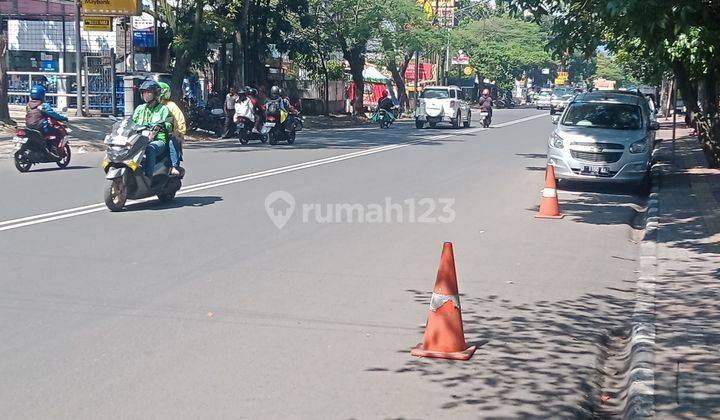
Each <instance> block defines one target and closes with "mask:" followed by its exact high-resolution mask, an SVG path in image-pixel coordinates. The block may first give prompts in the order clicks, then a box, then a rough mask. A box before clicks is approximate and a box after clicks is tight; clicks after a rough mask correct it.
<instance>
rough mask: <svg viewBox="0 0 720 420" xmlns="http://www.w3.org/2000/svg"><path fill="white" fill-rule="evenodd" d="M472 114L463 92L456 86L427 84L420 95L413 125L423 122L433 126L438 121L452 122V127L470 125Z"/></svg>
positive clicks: (422, 123)
mask: <svg viewBox="0 0 720 420" xmlns="http://www.w3.org/2000/svg"><path fill="white" fill-rule="evenodd" d="M471 119H472V114H471V112H470V104H469V103H468V102H467V101H466V100H465V93H464V92H463V91H462V89H460V88H459V87H457V86H428V87H426V88H425V90H424V91H423V93H422V95H421V96H420V101H419V103H418V107H417V109H416V110H415V127H417V128H423V127H425V124H429V125H430V127H433V128H434V127H435V126H436V125H437V124H438V123H440V122H446V123H450V124H452V126H453V127H454V128H458V127H460V124H461V123H462V125H463V127H466V128H467V127H470V121H471Z"/></svg>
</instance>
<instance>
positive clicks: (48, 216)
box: [0, 114, 545, 232]
mask: <svg viewBox="0 0 720 420" xmlns="http://www.w3.org/2000/svg"><path fill="white" fill-rule="evenodd" d="M544 116H545V114H539V115H533V116H531V117H526V118H520V119H517V120H512V121H508V122H506V123H502V124H498V125H496V126H495V127H497V128H502V127H508V126H511V125H515V124H520V123H523V122H526V121H530V120H534V119H537V118H541V117H544ZM485 130H487V129H486V128H476V129H471V130H463V131H462V132H454V133H453V134H443V135H435V136H431V137H425V138H422V139H418V140H412V141H407V142H404V143H397V144H390V145H386V146H379V147H374V148H372V149H367V150H359V151H357V152H352V153H346V154H342V155H339V156H331V157H327V158H323V159H317V160H312V161H309V162H303V163H297V164H293V165H288V166H282V167H279V168H273V169H267V170H264V171H259V172H253V173H250V174H245V175H238V176H233V177H229V178H223V179H217V180H214V181H208V182H201V183H199V184H193V185H188V186H187V187H184V188H182V189H180V191H178V192H177V195H184V194H188V193H191V192H196V191H202V190H207V189H210V188H217V187H222V186H225V185H231V184H237V183H240V182H247V181H252V180H255V179H260V178H265V177H269V176H274V175H280V174H284V173H287V172H294V171H299V170H303V169H309V168H313V167H316V166H322V165H328V164H331V163H336V162H342V161H344V160H348V159H355V158H358V157H363V156H369V155H374V154H377V153H383V152H387V151H390V150H396V149H401V148H404V147H408V146H413V145H417V144H422V143H426V142H428V141H436V140H443V139H447V138H450V137H454V136H456V135H458V134H472V133H476V132H480V131H485ZM155 199H156V198H155V197H154V196H153V197H147V198H143V199H139V200H128V202H127V204H128V205H132V204H139V203H144V202H147V201H152V200H155ZM104 209H105V203H96V204H89V205H86V206H80V207H74V208H69V209H65V210H58V211H54V212H50V213H43V214H37V215H34V216H27V217H21V218H18V219H11V220H5V221H0V232H3V231H6V230H12V229H18V228H21V227H26V226H32V225H36V224H40V223H47V222H52V221H56V220H62V219H66V218H69V217H75V216H82V215H85V214H91V213H97V212H99V211H103V210H104Z"/></svg>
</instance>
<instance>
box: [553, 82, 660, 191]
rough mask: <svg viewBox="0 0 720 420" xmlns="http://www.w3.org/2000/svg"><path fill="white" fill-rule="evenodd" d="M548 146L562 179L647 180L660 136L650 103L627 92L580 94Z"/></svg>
mask: <svg viewBox="0 0 720 420" xmlns="http://www.w3.org/2000/svg"><path fill="white" fill-rule="evenodd" d="M553 123H554V124H557V127H556V128H555V130H553V132H552V135H551V136H550V142H549V144H548V153H547V156H548V164H550V165H553V166H554V167H555V176H556V177H557V178H558V179H573V180H591V181H606V182H623V183H635V184H640V185H644V183H645V181H647V179H648V178H647V177H648V173H649V169H650V160H651V155H652V149H653V145H654V140H655V132H656V130H657V129H658V128H659V126H658V123H657V122H656V121H654V120H653V119H652V115H651V111H650V108H649V107H648V103H647V101H646V100H645V99H644V98H643V97H642V96H640V95H636V94H631V93H627V92H616V91H605V92H603V91H600V92H591V93H585V94H581V95H578V96H577V97H576V98H575V99H574V100H573V101H572V102H571V103H570V104H569V106H568V108H567V109H566V110H565V112H563V114H562V115H561V116H560V117H555V118H553Z"/></svg>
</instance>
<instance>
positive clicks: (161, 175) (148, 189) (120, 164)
mask: <svg viewBox="0 0 720 420" xmlns="http://www.w3.org/2000/svg"><path fill="white" fill-rule="evenodd" d="M154 129H156V128H154V127H147V126H144V125H139V124H135V123H134V122H133V121H132V120H131V119H129V118H128V119H125V120H121V121H117V122H116V123H115V125H114V126H113V129H112V132H111V133H110V134H108V135H107V136H105V144H106V145H107V152H106V155H105V159H104V160H103V163H102V167H103V170H104V171H105V174H106V175H105V190H104V198H105V205H106V206H107V208H108V209H110V211H120V210H122V209H123V207H125V202H126V201H127V199H128V198H129V199H134V200H136V199H140V198H145V197H150V196H153V195H157V197H158V199H160V201H161V202H167V201H170V200H172V199H174V198H175V193H177V191H178V190H179V189H180V187H181V186H182V181H181V180H182V178H183V177H184V175H185V171H184V169H181V170H180V176H178V177H171V176H170V175H169V173H170V155H169V151H168V148H165V150H164V151H163V152H162V153H160V154H159V155H158V157H157V161H156V163H155V167H154V168H153V176H152V178H148V177H147V176H145V171H144V169H143V166H144V164H145V148H146V147H147V145H148V144H150V141H151V140H150V135H151V131H152V130H154Z"/></svg>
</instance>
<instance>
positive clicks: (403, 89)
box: [388, 57, 411, 113]
mask: <svg viewBox="0 0 720 420" xmlns="http://www.w3.org/2000/svg"><path fill="white" fill-rule="evenodd" d="M410 60H411V58H408V57H405V59H404V60H403V62H402V63H400V68H398V66H397V65H396V64H395V62H392V63H390V65H389V66H388V68H389V70H390V73H391V74H392V78H393V82H395V86H397V94H398V102H400V112H401V113H404V112H405V110H406V109H409V108H410V99H409V98H408V94H407V86H406V85H405V71H407V68H408V65H410Z"/></svg>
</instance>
